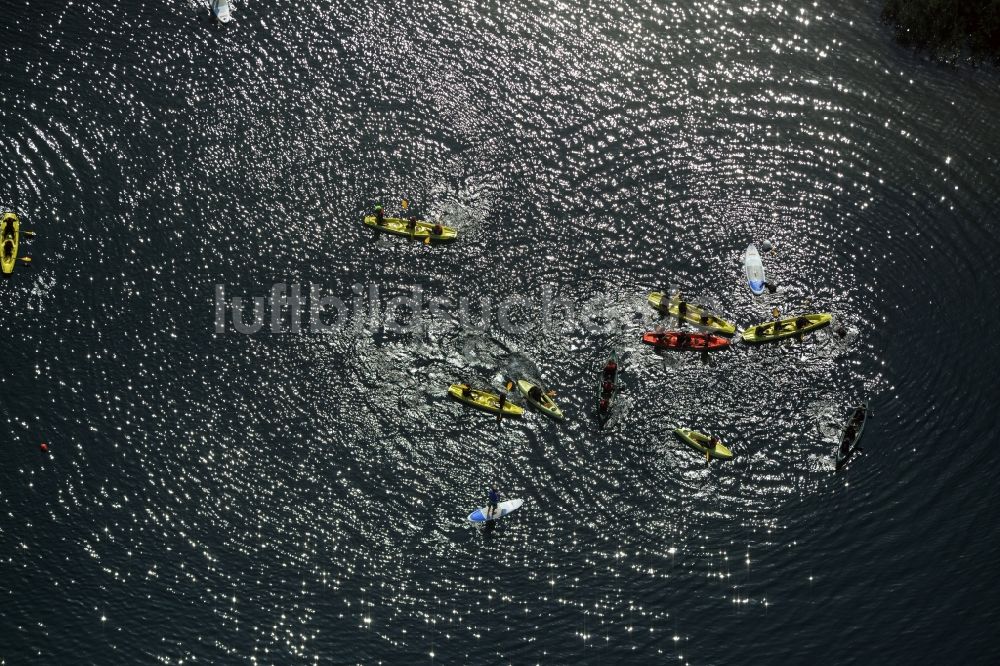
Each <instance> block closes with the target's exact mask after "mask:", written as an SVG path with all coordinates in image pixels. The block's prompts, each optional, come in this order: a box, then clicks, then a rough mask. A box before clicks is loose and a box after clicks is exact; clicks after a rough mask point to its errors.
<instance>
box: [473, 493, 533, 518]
mask: <svg viewBox="0 0 1000 666" xmlns="http://www.w3.org/2000/svg"><path fill="white" fill-rule="evenodd" d="M522 504H524V500H519V499H512V500H506V501H504V502H500V503H499V504H497V510H496V511H495V512H494V513H493V515H492V516H490V517H489V518H487V517H486V512H487V511H489V508H488V507H483V508H481V509H476V510H475V511H473V512H472V513H470V514H469V521H470V522H473V523H479V524H483V523H488V522H490V521H491V520H499V519H501V518H503V517H504V516H506V515H507V514H508V513H511V512H512V511H517V510H518V509H520V508H521V505H522Z"/></svg>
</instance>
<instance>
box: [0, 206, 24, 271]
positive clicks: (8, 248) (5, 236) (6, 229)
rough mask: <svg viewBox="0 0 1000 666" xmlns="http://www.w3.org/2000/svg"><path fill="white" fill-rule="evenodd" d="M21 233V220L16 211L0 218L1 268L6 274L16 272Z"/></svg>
mask: <svg viewBox="0 0 1000 666" xmlns="http://www.w3.org/2000/svg"><path fill="white" fill-rule="evenodd" d="M20 235H21V221H20V220H19V219H17V215H15V214H14V213H4V214H3V219H2V220H0V270H2V271H3V272H4V274H5V275H9V274H11V273H13V272H14V264H16V263H17V242H18V239H19V237H20Z"/></svg>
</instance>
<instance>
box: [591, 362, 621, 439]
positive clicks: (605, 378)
mask: <svg viewBox="0 0 1000 666" xmlns="http://www.w3.org/2000/svg"><path fill="white" fill-rule="evenodd" d="M619 371H620V364H619V360H618V353H617V352H611V357H610V358H609V359H608V361H607V363H605V364H604V367H603V368H602V369H601V374H600V376H599V377H598V379H597V404H596V411H597V418H598V419H599V420H600V421H601V426H602V427H603V426H604V424H606V423H607V422H608V419H610V418H611V412H612V411H613V410H614V408H615V399H616V398H617V397H618V391H619V390H620V389H621V387H620V386H619V385H618V374H619Z"/></svg>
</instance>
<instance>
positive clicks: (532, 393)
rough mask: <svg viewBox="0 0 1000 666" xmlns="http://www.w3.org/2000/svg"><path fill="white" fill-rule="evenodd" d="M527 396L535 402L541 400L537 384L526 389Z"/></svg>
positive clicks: (540, 390)
mask: <svg viewBox="0 0 1000 666" xmlns="http://www.w3.org/2000/svg"><path fill="white" fill-rule="evenodd" d="M528 397H529V398H531V399H532V400H534V401H535V402H541V401H542V389H540V388H539V387H537V386H532V387H531V388H530V389H528Z"/></svg>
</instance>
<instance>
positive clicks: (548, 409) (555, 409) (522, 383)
mask: <svg viewBox="0 0 1000 666" xmlns="http://www.w3.org/2000/svg"><path fill="white" fill-rule="evenodd" d="M535 386H537V384H532V383H531V382H529V381H528V380H527V379H519V380H517V390H518V391H520V392H521V395H523V396H524V399H525V400H527V401H528V402H529V403H531V406H532V407H534V408H535V409H537V410H538V411H540V412H542V413H543V414H548V415H549V416H551V417H552V418H554V419H556V420H557V421H562V420H563V419H564V418H565V416H564V415H563V413H562V410H561V409H559V406H558V405H556V403H555V401H553V400H552V398H550V397H549V396H547V395H545V393H542V399H541V400H535V399H534V398H532V397H531V395H529V393H530V391H531V389H532V388H533V387H535ZM538 388H539V389H541V388H542V387H541V386H539V387H538Z"/></svg>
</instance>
